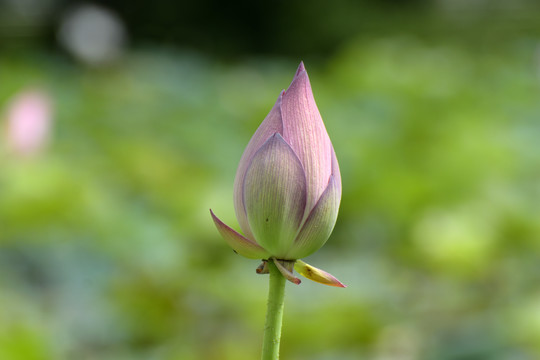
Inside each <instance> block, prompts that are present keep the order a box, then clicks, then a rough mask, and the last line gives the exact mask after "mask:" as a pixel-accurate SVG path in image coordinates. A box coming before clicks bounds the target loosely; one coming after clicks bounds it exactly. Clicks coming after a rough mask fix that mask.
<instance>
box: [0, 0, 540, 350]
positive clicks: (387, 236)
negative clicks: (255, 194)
mask: <svg viewBox="0 0 540 360" xmlns="http://www.w3.org/2000/svg"><path fill="white" fill-rule="evenodd" d="M539 5H540V4H538V3H537V2H536V1H526V0H520V1H495V0H493V1H488V0H484V1H479V0H475V1H452V0H438V1H427V0H426V1H420V0H417V1H402V2H401V1H390V0H387V1H359V2H353V1H345V0H340V1H336V2H326V1H322V0H321V1H314V2H312V3H309V4H308V3H306V2H302V1H276V2H272V3H270V2H267V3H260V4H259V3H256V4H253V3H250V2H247V1H241V2H227V3H221V2H217V1H215V2H214V1H201V2H200V3H194V2H193V3H187V2H186V3H184V2H178V3H176V4H173V3H167V2H163V3H161V2H159V1H158V2H151V3H147V2H133V1H130V2H128V1H122V0H116V1H107V2H105V1H104V2H102V4H101V5H100V4H99V3H93V4H89V3H86V4H82V3H73V2H70V1H62V0H48V1H39V0H24V1H17V0H4V2H0V136H1V137H0V139H1V143H0V359H6V360H41V359H43V360H48V359H54V360H57V359H59V360H62V359H80V360H90V359H100V360H124V359H126V360H127V359H145V360H146V359H155V360H162V359H163V360H176V359H182V360H184V359H186V360H202V359H235V360H243V359H257V358H258V357H259V353H260V347H261V341H262V329H263V323H264V314H265V302H266V293H267V285H268V284H267V281H268V278H267V277H265V276H262V275H257V274H255V268H256V266H257V265H258V262H256V261H252V260H248V259H244V258H242V257H240V256H236V255H235V254H234V253H233V252H232V251H231V249H230V248H229V247H228V246H227V245H226V244H225V242H224V241H223V240H222V239H221V238H220V236H219V235H218V233H217V231H216V229H215V228H214V226H213V224H212V221H211V218H210V215H209V212H208V209H209V208H212V209H213V210H214V211H215V212H216V213H217V214H218V215H219V216H220V217H221V219H222V220H223V221H224V222H226V223H228V224H236V220H235V216H234V210H233V203H232V191H233V189H232V185H233V180H234V175H235V171H236V166H237V164H238V161H239V159H240V156H241V154H242V152H243V149H244V147H245V146H246V144H247V142H248V141H249V139H250V137H251V135H252V134H253V133H254V131H255V129H256V128H257V126H258V125H259V123H260V122H261V121H262V120H263V119H264V117H265V116H266V114H267V112H268V111H269V110H270V108H271V107H272V105H273V104H274V102H275V100H276V98H277V96H278V94H279V92H280V90H281V89H284V88H286V87H287V86H288V84H289V83H290V81H291V79H292V76H293V75H294V72H295V69H296V67H297V65H298V63H299V61H300V60H303V61H304V62H305V64H306V68H307V70H308V72H309V74H310V78H311V83H312V87H313V92H314V94H315V99H316V101H317V103H318V106H319V109H320V112H321V114H322V116H323V119H324V121H325V123H326V127H327V129H328V132H329V134H330V137H331V139H332V141H333V144H334V148H335V150H336V153H337V155H338V159H339V161H340V167H341V172H342V177H343V199H342V205H341V210H340V216H339V219H338V222H337V225H336V227H335V230H334V233H333V235H332V236H331V238H330V240H329V241H328V243H327V244H326V245H325V246H324V247H323V248H322V249H321V250H320V251H319V252H317V253H316V254H314V255H312V256H311V257H309V258H308V259H307V261H308V262H309V263H311V264H313V265H314V266H317V267H321V268H323V269H325V270H327V271H329V272H331V273H332V274H334V275H335V276H337V277H338V278H339V279H340V280H342V281H343V282H344V283H346V284H347V285H348V288H346V289H336V288H329V287H324V286H320V285H318V284H316V283H313V282H310V281H309V280H305V281H303V283H302V284H301V285H299V286H294V285H292V284H287V295H286V307H285V318H284V328H283V338H282V358H283V359H295V360H304V359H305V360H307V359H310V360H323V359H324V360H331V359H345V360H348V359H372V360H416V359H442V360H446V359H448V360H450V359H451V360H458V359H459V360H477V359H478V360H480V359H495V360H529V359H531V360H532V359H539V358H540V221H539V220H540V145H539V139H540V6H539ZM28 94H30V98H31V99H34V100H33V101H32V100H31V101H28V96H29V95H28ZM32 94H33V95H32ZM32 96H33V98H32ZM36 97H37V98H38V100H37V105H36ZM40 104H41V107H40ZM25 106H26V110H27V111H26V112H25V111H24V109H25ZM36 106H37V108H38V109H37V110H36V109H35V107H36ZM28 107H29V108H30V109H28ZM21 108H22V109H23V110H21V111H22V112H19V114H21V113H22V114H23V115H24V114H26V116H27V117H29V120H28V119H26V120H27V121H28V123H25V124H26V127H25V126H22V125H21V126H22V128H23V130H20V131H22V135H20V134H21V133H20V131H19V133H18V134H19V137H17V136H15V135H14V134H16V133H17V130H14V128H17V125H16V123H17V121H23V122H24V121H25V120H24V119H23V120H21V117H22V118H24V116H22V115H21V116H19V117H17V116H16V115H13V114H14V113H17V112H16V110H14V109H19V110H20V109H21ZM32 109H33V110H32ZM39 109H41V115H40V110H39ZM32 116H34V117H37V120H36V121H37V124H36V123H32V121H33V120H32V119H33V118H32ZM40 116H41V117H40ZM17 119H18V120H17ZM39 119H41V120H39ZM34 120H35V119H34ZM39 121H41V123H40V122H39ZM40 124H41V125H40ZM32 126H34V127H32ZM40 126H41V128H40ZM36 127H38V128H39V129H41V130H39V129H38V130H36ZM28 134H34V135H35V136H33V137H32V136H30V135H28ZM36 134H37V135H36ZM25 135H28V136H29V139H26V140H24V139H25ZM21 136H22V139H21ZM25 141H26V142H25Z"/></svg>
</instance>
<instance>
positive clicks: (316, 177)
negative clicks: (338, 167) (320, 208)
mask: <svg viewBox="0 0 540 360" xmlns="http://www.w3.org/2000/svg"><path fill="white" fill-rule="evenodd" d="M281 115H282V119H283V138H284V139H285V141H287V143H288V144H290V145H291V147H292V148H293V150H294V151H295V153H296V154H297V156H298V157H299V159H300V161H301V162H302V165H303V166H304V169H305V172H306V181H307V188H308V195H307V202H306V209H308V211H309V210H311V208H312V207H313V206H314V205H315V203H316V202H317V200H318V199H319V197H320V196H321V194H322V193H323V191H324V189H325V188H326V185H327V183H328V178H329V176H330V174H331V172H332V158H331V151H332V150H331V149H332V143H331V142H330V138H329V137H328V133H327V132H326V128H325V127H324V123H323V121H322V118H321V114H320V113H319V109H318V108H317V104H316V103H315V99H314V98H313V92H312V90H311V84H310V82H309V78H308V75H307V72H306V70H305V69H304V64H303V63H300V66H299V67H298V70H297V72H296V75H295V77H294V78H293V81H292V82H291V85H290V86H289V88H288V89H287V90H286V91H285V94H284V95H283V99H282V103H281Z"/></svg>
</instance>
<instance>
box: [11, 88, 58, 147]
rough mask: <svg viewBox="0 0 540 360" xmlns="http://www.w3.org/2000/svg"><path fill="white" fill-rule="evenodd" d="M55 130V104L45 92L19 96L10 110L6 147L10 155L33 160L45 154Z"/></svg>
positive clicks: (28, 91) (39, 91)
mask: <svg viewBox="0 0 540 360" xmlns="http://www.w3.org/2000/svg"><path fill="white" fill-rule="evenodd" d="M51 126H52V103H51V100H50V98H49V96H48V95H47V94H46V93H45V92H43V91H41V90H26V91H23V92H20V93H19V94H17V95H16V96H15V97H14V98H13V99H12V100H11V102H10V104H9V105H8V108H7V124H6V133H5V139H6V145H7V149H8V151H10V152H13V153H15V154H17V155H22V156H29V155H34V154H37V153H39V152H41V151H42V150H43V148H44V147H45V145H46V144H47V143H48V141H49V138H50V133H51Z"/></svg>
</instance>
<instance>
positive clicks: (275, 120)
mask: <svg viewBox="0 0 540 360" xmlns="http://www.w3.org/2000/svg"><path fill="white" fill-rule="evenodd" d="M282 95H283V91H282V92H281V94H280V95H279V97H278V99H277V101H276V104H275V105H274V107H273V108H272V110H270V112H269V113H268V115H267V116H266V118H265V119H264V121H263V122H262V123H261V125H260V126H259V128H258V129H257V131H255V134H253V137H252V138H251V140H250V141H249V143H248V145H247V147H246V149H245V150H244V154H243V155H242V158H241V159H240V164H239V165H238V170H237V171H236V178H235V180H234V209H235V211H236V218H237V219H238V223H239V224H240V228H241V229H242V231H243V232H244V234H246V236H247V237H249V238H252V239H253V238H254V237H253V233H252V232H251V229H250V228H249V224H248V220H247V215H246V208H245V206H244V200H243V196H244V192H243V189H244V178H245V176H246V171H247V169H248V167H249V165H250V164H251V160H252V159H253V156H254V155H255V153H256V152H257V150H259V149H260V148H261V146H262V145H263V144H264V143H265V142H266V140H268V138H269V137H270V136H272V135H274V134H275V133H276V132H279V133H281V132H282V131H283V125H282V122H281V97H282Z"/></svg>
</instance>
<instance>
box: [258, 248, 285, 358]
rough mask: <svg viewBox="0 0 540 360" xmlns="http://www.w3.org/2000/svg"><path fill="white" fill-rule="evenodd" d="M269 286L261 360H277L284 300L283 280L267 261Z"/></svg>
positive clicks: (270, 261) (271, 263)
mask: <svg viewBox="0 0 540 360" xmlns="http://www.w3.org/2000/svg"><path fill="white" fill-rule="evenodd" d="M268 269H269V270H270V286H269V289H268V308H267V310H266V325H265V326H264V338H263V348H262V358H261V359H262V360H277V359H279V340H280V339H281V323H282V320H283V300H284V298H285V278H284V277H283V275H281V273H280V272H279V270H278V268H277V267H276V265H275V264H274V262H273V261H272V259H269V260H268Z"/></svg>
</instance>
